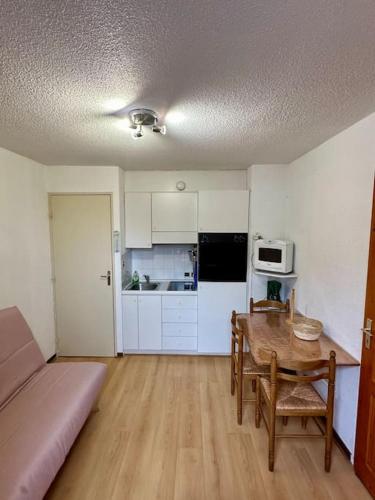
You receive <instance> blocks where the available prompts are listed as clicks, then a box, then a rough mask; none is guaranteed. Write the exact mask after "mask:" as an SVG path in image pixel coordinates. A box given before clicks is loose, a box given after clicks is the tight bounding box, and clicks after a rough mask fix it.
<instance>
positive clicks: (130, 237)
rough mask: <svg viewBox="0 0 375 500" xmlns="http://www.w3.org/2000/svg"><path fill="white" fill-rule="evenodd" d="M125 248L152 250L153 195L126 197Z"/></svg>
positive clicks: (128, 194) (127, 194)
mask: <svg viewBox="0 0 375 500" xmlns="http://www.w3.org/2000/svg"><path fill="white" fill-rule="evenodd" d="M125 246H126V247H127V248H151V246H152V243H151V193H126V195H125Z"/></svg>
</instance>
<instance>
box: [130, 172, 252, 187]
mask: <svg viewBox="0 0 375 500" xmlns="http://www.w3.org/2000/svg"><path fill="white" fill-rule="evenodd" d="M181 180H182V181H184V182H185V183H186V191H199V190H202V191H203V190H206V189H246V182H247V172H246V170H194V171H189V170H168V171H162V170H149V171H134V170H130V171H126V172H125V191H138V192H142V191H177V189H176V182H178V181H181Z"/></svg>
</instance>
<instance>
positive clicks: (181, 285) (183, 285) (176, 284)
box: [168, 281, 195, 292]
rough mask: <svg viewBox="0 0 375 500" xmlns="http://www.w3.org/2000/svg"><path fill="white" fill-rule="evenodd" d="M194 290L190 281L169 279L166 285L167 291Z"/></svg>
mask: <svg viewBox="0 0 375 500" xmlns="http://www.w3.org/2000/svg"><path fill="white" fill-rule="evenodd" d="M194 290H195V287H194V283H193V282H192V281H170V282H169V285H168V291H169V292H192V291H194Z"/></svg>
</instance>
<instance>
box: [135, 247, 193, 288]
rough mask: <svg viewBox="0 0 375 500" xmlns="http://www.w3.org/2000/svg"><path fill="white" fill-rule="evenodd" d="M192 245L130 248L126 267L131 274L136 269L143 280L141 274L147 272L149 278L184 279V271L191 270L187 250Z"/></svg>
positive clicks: (191, 266)
mask: <svg viewBox="0 0 375 500" xmlns="http://www.w3.org/2000/svg"><path fill="white" fill-rule="evenodd" d="M192 249H193V245H153V247H152V248H147V249H132V251H131V253H130V255H128V256H127V257H128V263H127V266H126V267H127V268H128V269H129V268H130V269H131V274H133V272H134V271H138V274H139V276H140V278H141V280H143V279H144V278H143V275H144V274H148V275H149V276H150V279H151V280H162V279H184V278H185V272H188V273H192V272H193V264H192V262H191V260H190V256H189V253H188V252H189V250H192Z"/></svg>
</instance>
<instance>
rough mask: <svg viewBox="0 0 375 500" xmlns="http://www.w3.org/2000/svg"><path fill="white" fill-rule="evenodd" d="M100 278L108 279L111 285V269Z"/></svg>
mask: <svg viewBox="0 0 375 500" xmlns="http://www.w3.org/2000/svg"><path fill="white" fill-rule="evenodd" d="M100 279H101V280H107V285H108V286H111V271H107V274H101V275H100Z"/></svg>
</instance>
